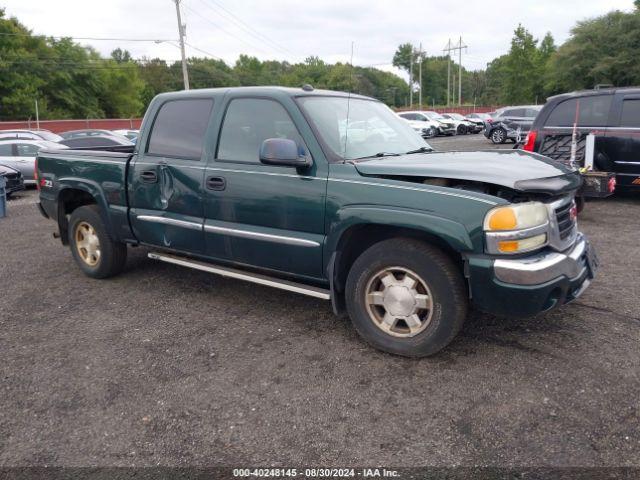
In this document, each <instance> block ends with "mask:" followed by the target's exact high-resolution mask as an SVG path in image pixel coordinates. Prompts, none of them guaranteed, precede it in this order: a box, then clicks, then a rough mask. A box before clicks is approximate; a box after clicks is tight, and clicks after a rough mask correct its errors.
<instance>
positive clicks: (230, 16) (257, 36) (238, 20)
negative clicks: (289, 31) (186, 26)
mask: <svg viewBox="0 0 640 480" xmlns="http://www.w3.org/2000/svg"><path fill="white" fill-rule="evenodd" d="M210 1H211V2H212V3H214V4H215V5H217V6H218V7H219V8H220V9H221V10H223V11H224V12H225V13H226V14H227V15H226V18H228V19H230V20H231V21H232V22H234V23H235V24H236V25H237V26H238V27H240V28H242V29H243V30H244V31H246V32H247V33H249V34H250V35H251V36H253V37H254V38H255V39H257V40H259V41H261V42H264V41H266V42H268V43H270V44H271V46H272V47H274V48H276V49H277V50H280V51H281V52H283V53H288V54H290V55H295V54H294V53H293V52H292V51H291V50H289V49H287V48H285V47H283V46H281V45H280V44H278V43H277V42H275V41H274V40H272V39H271V38H269V37H267V36H266V35H264V34H262V33H260V32H259V31H258V30H256V29H255V28H253V27H252V26H251V25H249V24H247V23H246V22H245V21H243V20H242V19H241V18H240V17H238V16H237V15H235V14H234V13H233V12H231V11H230V10H228V9H227V8H225V7H224V5H221V4H220V3H218V2H217V1H216V0H210ZM200 2H201V3H203V4H204V5H206V6H207V7H208V8H210V9H211V10H212V11H213V12H214V13H216V14H217V15H219V16H221V17H222V18H225V17H224V16H222V14H221V13H220V12H219V11H218V10H216V9H214V8H213V7H212V6H211V5H209V4H208V3H206V2H205V0H200Z"/></svg>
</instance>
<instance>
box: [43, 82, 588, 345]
mask: <svg viewBox="0 0 640 480" xmlns="http://www.w3.org/2000/svg"><path fill="white" fill-rule="evenodd" d="M36 175H37V180H38V185H39V187H40V209H41V211H42V213H43V214H44V215H45V216H47V217H49V218H51V219H53V220H55V221H56V222H57V224H58V229H59V235H60V237H61V239H62V243H63V244H65V245H66V244H69V245H70V248H71V252H72V253H73V257H74V259H75V261H76V263H77V264H78V265H79V267H80V268H81V269H82V270H83V271H84V272H85V273H86V274H87V275H89V276H91V277H94V278H105V277H109V276H112V275H115V274H117V273H118V272H120V271H121V270H122V268H123V266H124V264H125V260H126V253H127V245H128V244H129V245H139V244H142V245H147V246H150V247H152V252H151V253H149V256H150V257H151V258H154V259H157V260H160V261H164V262H169V263H172V264H177V265H182V266H186V267H191V268H195V269H199V270H204V271H208V272H212V273H217V274H221V275H224V276H229V277H233V278H238V279H242V280H247V281H252V282H256V283H259V284H263V285H269V286H272V287H277V288H282V289H285V290H290V291H293V292H298V293H302V294H306V295H311V296H313V297H318V298H322V299H326V300H331V302H332V305H333V308H334V311H335V312H336V313H340V312H342V311H344V310H346V311H347V312H348V314H349V316H350V318H351V320H352V322H353V324H354V326H355V328H356V329H357V331H358V332H359V333H360V334H361V335H362V337H364V338H365V339H366V340H367V341H368V342H369V343H371V344H372V345H374V346H376V347H377V348H380V349H382V350H385V351H388V352H392V353H396V354H400V355H407V356H424V355H430V354H433V353H435V352H437V351H439V350H440V349H442V348H443V347H445V346H446V345H447V344H448V343H449V342H450V341H451V340H452V339H453V338H454V336H455V335H456V334H457V332H458V331H459V330H460V328H461V327H462V324H463V322H464V319H465V317H466V314H467V308H468V305H469V303H470V302H471V303H472V304H473V305H475V306H476V307H478V308H480V309H483V310H486V311H489V312H496V313H500V314H506V315H531V314H536V313H538V312H542V311H545V310H548V309H551V308H554V307H557V306H560V305H563V304H565V303H567V302H569V301H571V300H573V299H574V298H576V297H577V296H578V295H580V294H581V293H582V292H583V291H584V290H585V288H586V287H587V286H588V285H589V282H590V281H591V279H592V278H593V275H594V270H595V267H596V265H597V262H596V259H595V256H594V253H593V250H592V248H591V246H590V245H589V242H588V241H587V240H586V238H585V237H584V236H583V235H582V234H581V233H579V232H578V229H577V225H576V212H575V205H574V194H575V191H576V190H577V189H578V188H579V186H580V176H579V175H578V174H577V173H575V172H572V171H571V170H569V169H568V168H565V167H563V166H562V165H559V164H557V163H555V162H553V161H551V160H549V159H547V158H546V157H543V156H541V155H537V154H533V153H528V152H523V151H485V152H450V153H437V152H434V151H432V149H431V148H430V147H429V146H428V144H426V143H425V141H424V140H423V139H422V138H420V136H419V135H418V134H417V133H416V132H414V131H413V130H412V129H411V128H410V126H408V125H407V124H406V122H404V121H403V120H401V119H399V118H398V117H397V116H396V115H395V114H394V113H393V112H392V111H391V110H390V109H389V108H387V107H386V106H385V105H384V104H383V103H381V102H379V101H376V100H374V99H371V98H367V97H363V96H360V95H349V94H346V93H338V92H331V91H315V90H313V89H312V88H310V87H305V88H302V89H290V88H279V87H249V88H221V89H211V90H191V91H186V92H176V93H167V94H161V95H158V96H157V97H156V98H155V99H154V100H153V101H152V102H151V105H150V106H149V109H148V111H147V113H146V115H145V118H144V121H143V126H142V129H141V132H140V137H139V141H138V142H137V144H136V146H132V147H111V148H104V149H97V150H96V149H93V150H64V151H62V150H61V151H52V150H49V151H41V152H40V153H39V155H38V159H37V170H36ZM247 301H248V302H249V301H251V300H250V299H247Z"/></svg>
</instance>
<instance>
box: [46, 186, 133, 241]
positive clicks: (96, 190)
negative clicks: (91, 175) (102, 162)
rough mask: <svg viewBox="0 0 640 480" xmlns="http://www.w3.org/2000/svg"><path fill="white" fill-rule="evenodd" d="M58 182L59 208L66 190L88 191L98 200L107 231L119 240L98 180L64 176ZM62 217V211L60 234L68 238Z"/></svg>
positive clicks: (59, 218)
mask: <svg viewBox="0 0 640 480" xmlns="http://www.w3.org/2000/svg"><path fill="white" fill-rule="evenodd" d="M56 183H57V185H58V191H57V205H58V209H60V208H61V202H60V197H61V195H62V193H63V192H64V191H65V190H69V189H73V190H82V191H84V192H86V193H88V194H89V195H91V196H92V197H93V198H94V200H95V201H96V204H97V205H98V206H99V207H100V213H101V216H102V220H103V221H104V223H105V225H106V227H107V231H108V232H109V233H110V234H111V235H113V237H114V239H115V240H119V237H118V235H117V232H118V230H117V229H114V228H113V224H112V222H111V215H109V209H110V206H109V203H108V202H107V199H106V198H105V195H104V190H103V188H102V187H101V186H100V185H99V184H98V183H97V182H95V181H93V180H90V179H86V178H75V177H62V178H59V179H57V180H56ZM122 208H123V209H124V210H125V213H126V207H122ZM61 217H62V216H61V215H60V213H58V225H59V226H60V227H61V228H60V236H61V238H63V239H66V231H64V232H63V229H62V221H63V218H61ZM63 243H64V241H63Z"/></svg>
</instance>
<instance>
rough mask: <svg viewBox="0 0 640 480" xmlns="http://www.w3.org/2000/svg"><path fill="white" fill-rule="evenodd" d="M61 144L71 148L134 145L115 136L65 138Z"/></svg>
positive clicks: (123, 138) (126, 139)
mask: <svg viewBox="0 0 640 480" xmlns="http://www.w3.org/2000/svg"><path fill="white" fill-rule="evenodd" d="M60 144H61V145H65V146H67V147H69V148H89V147H117V146H131V145H133V144H134V143H133V142H132V141H131V140H129V139H128V138H125V137H120V136H115V135H87V136H80V137H71V138H65V139H64V140H62V141H60Z"/></svg>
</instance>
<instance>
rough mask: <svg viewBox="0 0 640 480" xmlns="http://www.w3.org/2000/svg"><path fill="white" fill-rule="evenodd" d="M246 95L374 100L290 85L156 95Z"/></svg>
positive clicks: (227, 88) (226, 88) (356, 95)
mask: <svg viewBox="0 0 640 480" xmlns="http://www.w3.org/2000/svg"><path fill="white" fill-rule="evenodd" d="M239 91H241V92H242V93H244V94H246V95H265V96H269V95H276V94H277V95H288V96H290V97H309V96H324V97H327V96H331V97H345V98H347V97H349V96H351V98H358V99H363V100H375V101H378V100H376V99H375V98H371V97H367V96H364V95H359V94H356V93H351V94H350V93H347V92H338V91H334V90H316V89H313V90H304V89H302V88H292V87H222V88H201V89H195V90H180V91H176V92H166V93H161V94H159V95H158V97H160V98H167V97H169V98H183V97H211V96H221V95H225V94H227V93H231V92H239Z"/></svg>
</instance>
